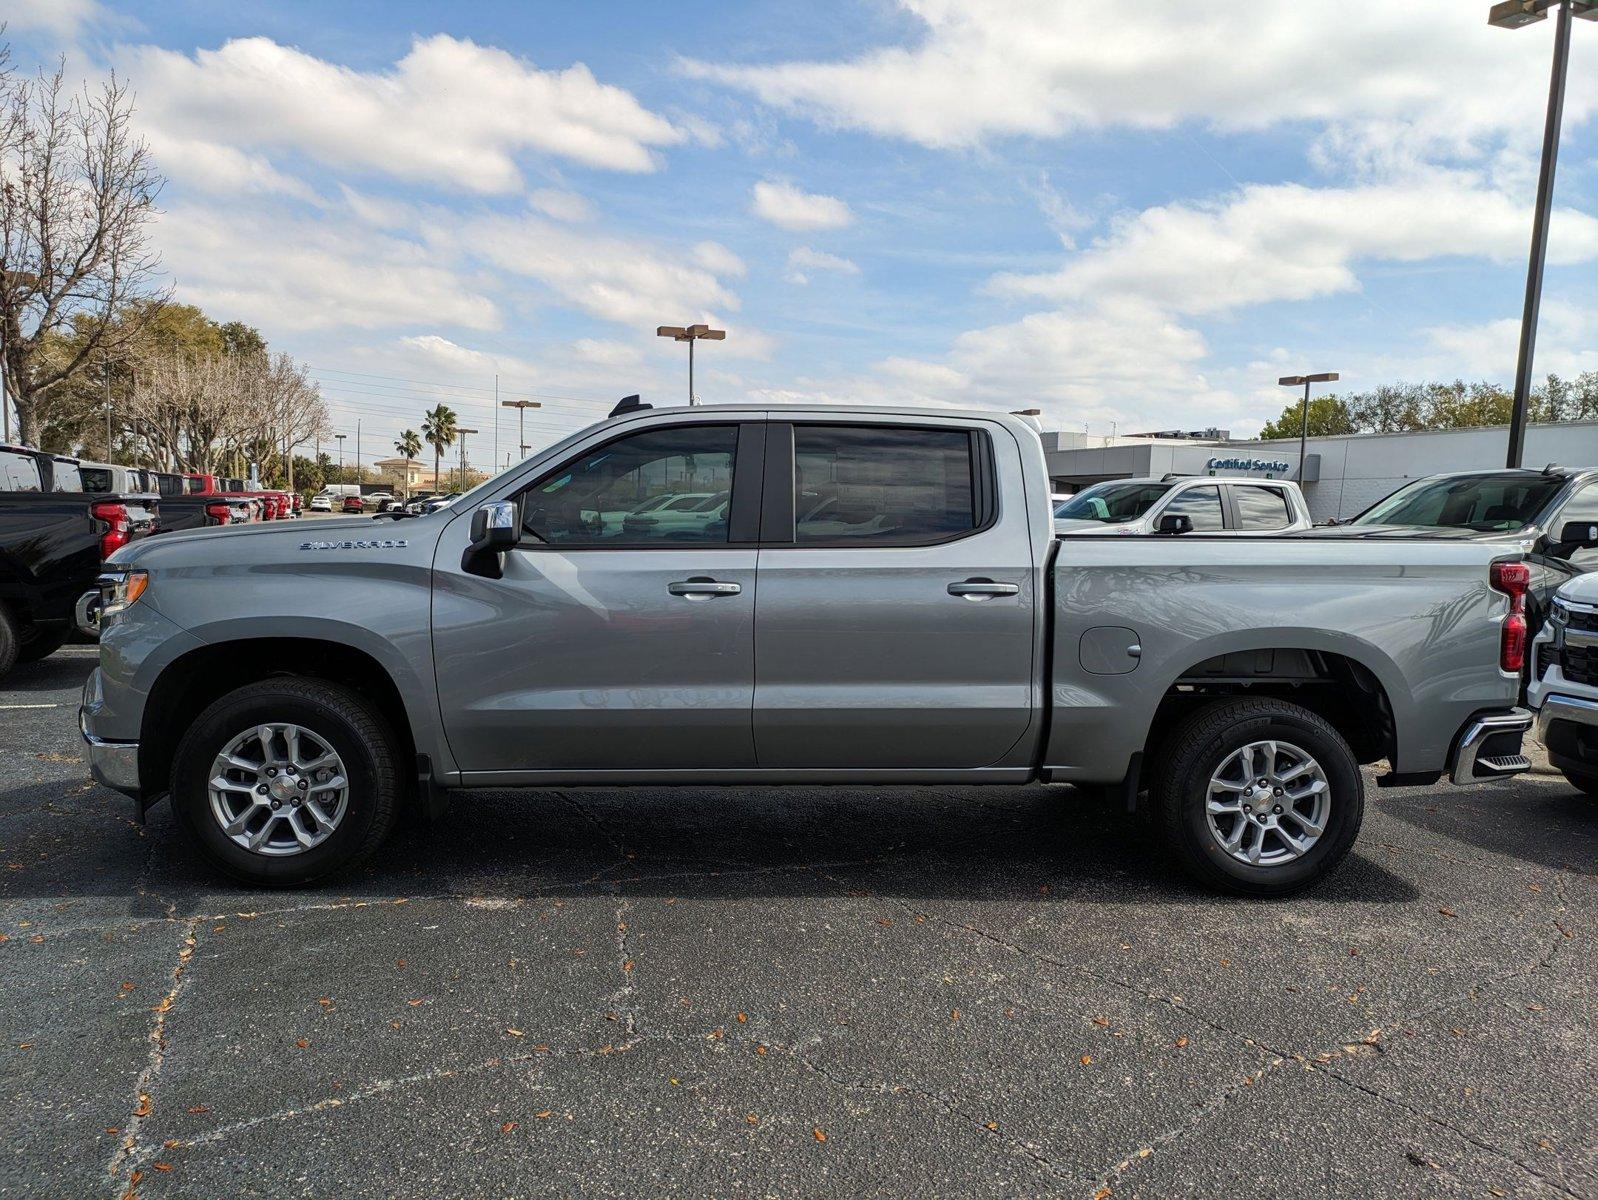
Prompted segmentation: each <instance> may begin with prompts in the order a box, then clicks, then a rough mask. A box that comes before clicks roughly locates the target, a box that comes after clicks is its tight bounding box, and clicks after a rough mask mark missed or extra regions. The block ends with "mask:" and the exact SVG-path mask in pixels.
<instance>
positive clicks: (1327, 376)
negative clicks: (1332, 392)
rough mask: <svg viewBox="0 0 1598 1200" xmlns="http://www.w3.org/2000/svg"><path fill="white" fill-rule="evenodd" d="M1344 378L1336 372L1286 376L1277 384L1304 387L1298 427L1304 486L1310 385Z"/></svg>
mask: <svg viewBox="0 0 1598 1200" xmlns="http://www.w3.org/2000/svg"><path fill="white" fill-rule="evenodd" d="M1340 378H1342V377H1341V376H1340V375H1338V373H1337V372H1336V371H1324V372H1322V373H1321V374H1319V375H1284V376H1282V378H1280V379H1278V380H1277V381H1276V382H1277V383H1278V384H1280V385H1281V386H1282V387H1298V386H1299V385H1300V384H1302V385H1303V387H1304V412H1303V418H1302V420H1301V422H1300V424H1299V427H1298V482H1299V486H1300V487H1302V486H1303V484H1304V450H1305V444H1306V443H1307V442H1308V441H1309V385H1310V384H1312V383H1335V382H1337V380H1338V379H1340Z"/></svg>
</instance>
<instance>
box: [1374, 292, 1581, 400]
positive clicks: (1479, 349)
mask: <svg viewBox="0 0 1598 1200" xmlns="http://www.w3.org/2000/svg"><path fill="white" fill-rule="evenodd" d="M1425 334H1426V338H1427V340H1428V342H1429V343H1430V347H1431V349H1432V350H1433V351H1434V353H1431V354H1427V353H1424V352H1423V353H1421V354H1419V355H1417V356H1416V357H1415V358H1414V359H1412V360H1411V361H1410V362H1409V363H1407V364H1403V365H1402V366H1400V368H1399V370H1398V371H1397V372H1395V373H1396V374H1397V375H1398V376H1399V377H1402V378H1409V379H1414V378H1428V379H1437V378H1447V379H1453V378H1460V377H1462V378H1465V379H1500V380H1507V379H1510V378H1512V377H1513V375H1514V370H1515V361H1516V356H1517V354H1518V352H1519V345H1520V318H1519V317H1501V318H1499V319H1497V320H1494V321H1484V322H1480V323H1476V324H1458V325H1438V326H1434V327H1432V328H1430V329H1428V330H1426V331H1425ZM1398 365H1399V364H1395V366H1398ZM1534 366H1535V368H1536V378H1537V379H1539V380H1541V379H1542V378H1543V376H1545V375H1549V374H1554V375H1562V376H1565V377H1566V378H1569V377H1572V376H1575V375H1580V374H1582V373H1583V372H1585V371H1598V347H1595V346H1594V344H1593V337H1592V313H1591V312H1590V311H1588V310H1585V309H1582V308H1578V307H1577V306H1575V305H1573V304H1566V303H1563V302H1561V301H1557V300H1556V301H1545V302H1544V303H1543V306H1542V319H1541V320H1540V321H1539V322H1538V325H1537V356H1536V360H1535V363H1534Z"/></svg>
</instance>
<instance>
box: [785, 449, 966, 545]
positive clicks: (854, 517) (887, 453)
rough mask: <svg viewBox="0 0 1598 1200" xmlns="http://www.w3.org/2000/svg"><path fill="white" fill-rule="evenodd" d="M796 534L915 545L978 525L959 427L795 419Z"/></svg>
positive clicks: (806, 537)
mask: <svg viewBox="0 0 1598 1200" xmlns="http://www.w3.org/2000/svg"><path fill="white" fill-rule="evenodd" d="M793 457H794V488H795V492H796V495H795V497H794V501H795V503H794V517H795V521H794V537H795V541H797V542H798V543H799V544H801V545H803V544H805V543H807V542H809V543H818V542H842V543H845V544H848V545H873V544H875V545H897V546H913V545H918V544H925V543H927V542H936V541H940V540H942V539H944V538H948V537H954V536H957V535H959V534H962V533H968V532H970V531H971V530H972V529H974V528H976V523H977V522H976V511H975V507H974V503H973V501H974V496H975V488H974V487H973V485H972V469H971V435H970V434H969V433H967V432H966V431H965V430H963V429H885V428H880V427H879V428H871V427H866V426H847V425H796V426H794V431H793Z"/></svg>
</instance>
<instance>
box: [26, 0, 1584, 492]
mask: <svg viewBox="0 0 1598 1200" xmlns="http://www.w3.org/2000/svg"><path fill="white" fill-rule="evenodd" d="M1486 7H1487V6H1486V4H1485V2H1483V3H1481V4H1476V3H1473V2H1468V0H1410V2H1409V3H1406V4H1403V5H1392V4H1389V5H1369V6H1339V5H1298V4H1292V5H1290V4H1286V3H1278V4H1265V5H1253V6H1239V5H1227V6H1216V5H1193V4H1191V3H1184V2H1181V0H1144V2H1143V3H1140V4H1138V5H1122V6H1110V7H1107V6H1105V5H1103V4H1101V3H1097V2H1094V3H1087V2H1080V3H1072V2H1069V0H1066V2H1061V0H1037V2H1032V0H1014V2H1011V3H1001V2H997V0H995V2H994V3H988V4H980V5H970V4H960V3H957V2H955V0H899V2H892V0H861V2H858V3H853V4H836V3H828V2H825V0H817V2H814V3H810V4H807V5H804V6H795V5H792V4H782V3H758V2H756V3H751V2H744V3H736V4H715V3H711V4H701V5H697V6H694V7H693V8H692V11H691V14H688V15H685V14H684V11H683V10H682V9H681V8H680V6H679V7H677V8H673V7H671V6H661V5H656V4H649V5H645V4H632V3H626V4H621V3H617V4H581V5H579V4H568V3H544V4H539V3H493V2H490V0H478V2H475V3H473V4H470V5H466V4H451V5H440V4H422V3H392V2H389V3H381V4H379V3H344V4H337V3H268V2H261V3H252V4H249V5H231V4H227V5H224V4H215V3H212V2H205V3H201V2H198V0H162V2H159V3H155V2H152V3H137V2H127V3H116V2H112V0H0V14H3V15H4V17H5V19H6V20H7V21H8V22H9V36H10V37H11V38H12V39H13V40H14V44H15V50H16V53H17V57H18V58H19V59H20V61H22V62H23V63H24V64H28V65H32V64H36V63H40V62H44V61H47V60H49V59H51V58H53V57H54V56H55V55H57V54H65V55H66V56H67V60H68V63H69V68H70V69H71V70H72V71H73V73H74V74H75V75H79V76H82V77H84V78H86V79H91V80H92V79H98V78H101V77H103V76H104V75H105V74H106V73H107V72H108V71H111V70H113V69H114V70H116V71H117V73H118V74H120V75H123V76H125V77H126V78H127V79H128V80H129V81H130V82H131V83H132V85H133V87H134V89H135V90H136V92H137V96H138V108H139V116H138V122H139V128H140V131H141V132H142V133H143V135H144V136H145V137H146V138H147V139H148V140H149V142H150V144H151V146H152V148H153V149H154V151H155V153H156V155H157V158H158V160H159V162H160V164H161V166H162V169H163V171H164V173H165V174H166V175H167V176H168V178H169V184H168V186H167V189H166V191H165V192H164V194H163V200H162V207H163V210H164V211H163V215H162V217H161V219H160V225H159V228H158V230H157V242H158V244H159V246H160V249H161V252H162V256H163V261H164V263H165V265H166V269H167V270H168V272H169V273H170V275H171V278H172V281H173V283H174V284H175V286H176V290H177V294H178V296H179V297H180V298H182V299H185V300H189V301H191V302H194V303H198V304H200V305H201V306H202V307H204V308H205V309H206V311H207V312H209V313H210V314H212V315H213V316H215V317H217V318H219V319H224V320H226V319H239V320H244V321H247V322H250V323H251V324H254V325H256V326H258V327H259V328H260V329H261V330H262V332H263V333H264V334H265V335H266V337H267V338H268V340H269V341H270V342H271V343H272V345H273V346H274V347H275V348H278V349H282V350H286V351H289V352H291V353H293V354H295V355H296V356H298V357H300V358H303V359H304V360H306V361H307V362H309V363H310V364H312V366H313V368H314V369H315V371H316V374H317V377H318V378H319V380H320V381H321V382H322V385H323V387H324V391H325V394H326V395H327V398H328V400H329V402H330V404H331V406H332V409H333V417H334V424H335V426H336V427H337V428H338V429H339V430H340V431H345V432H348V433H349V434H351V435H352V436H353V434H354V432H355V423H356V420H357V417H359V419H360V421H361V426H362V432H363V438H364V441H365V451H366V456H367V457H368V458H370V457H373V456H374V455H376V454H379V453H387V452H389V451H390V449H391V446H390V443H391V441H392V438H393V436H394V435H395V434H397V433H398V431H399V430H400V429H402V428H404V427H405V426H406V425H415V424H417V423H418V421H419V419H420V412H421V410H422V408H423V407H425V406H426V405H427V404H429V403H432V402H435V401H436V400H438V399H440V398H442V399H447V400H448V401H449V402H450V403H451V404H452V405H454V406H455V407H456V408H457V409H459V410H461V411H462V412H463V414H464V416H465V417H466V420H467V423H469V424H472V425H475V426H476V427H478V428H479V429H481V430H482V431H483V432H482V433H480V434H479V435H477V437H478V438H481V439H482V441H481V442H477V441H475V440H474V442H473V444H472V446H471V447H470V448H471V449H472V451H473V458H474V459H479V458H480V457H486V452H487V450H488V444H489V443H490V442H491V441H492V440H493V437H494V434H493V431H492V425H491V424H490V423H491V422H492V421H493V412H492V405H491V403H490V400H491V397H492V394H493V392H492V389H493V380H494V376H495V375H496V374H497V375H498V376H499V378H500V387H501V390H502V394H503V395H505V396H534V397H538V398H541V399H542V400H543V401H544V402H545V404H546V407H545V408H544V409H543V410H541V411H540V412H539V413H538V414H537V415H536V416H535V417H533V418H531V419H530V424H529V441H530V442H532V443H534V444H535V445H536V444H539V443H541V442H543V441H547V440H549V439H550V438H553V437H555V436H558V435H562V434H564V433H566V432H569V431H570V430H571V429H573V428H576V427H578V426H580V425H582V424H584V423H586V422H587V421H588V420H590V419H592V418H594V417H596V416H599V415H602V413H603V412H604V411H605V409H606V408H607V407H608V404H609V403H611V402H613V401H614V399H615V398H617V397H619V396H621V395H623V394H626V393H629V392H635V391H636V392H642V393H643V394H644V395H645V397H646V398H648V399H653V400H656V401H664V402H668V403H670V402H680V400H681V398H682V395H683V391H684V370H683V363H682V352H681V348H680V347H678V346H676V345H674V344H672V343H669V342H664V341H658V340H657V339H655V338H654V337H653V328H654V326H655V325H656V324H661V323H672V324H676V323H681V322H685V321H691V320H708V321H712V322H714V323H717V324H720V325H723V326H724V327H726V328H727V329H728V330H729V338H728V340H727V342H725V343H721V344H717V345H710V346H706V347H704V348H703V354H702V356H701V358H700V363H701V373H700V377H699V392H700V395H701V397H702V398H703V399H705V400H706V401H710V402H714V401H715V400H720V399H743V398H746V397H755V398H766V399H771V400H806V399H815V400H828V401H836V402H860V403H871V402H876V403H884V402H888V403H925V404H937V405H944V404H964V405H979V406H991V407H1003V408H1030V407H1037V408H1042V409H1043V410H1044V411H1045V413H1046V417H1045V423H1046V425H1048V426H1051V427H1059V428H1068V429H1082V428H1083V427H1084V426H1086V427H1087V428H1088V429H1090V430H1091V431H1092V432H1094V433H1105V434H1107V433H1109V432H1110V431H1111V430H1112V428H1113V429H1117V430H1119V432H1122V433H1127V432H1133V431H1137V430H1141V429H1149V428H1167V427H1171V426H1184V427H1199V426H1207V425H1221V426H1226V427H1230V428H1231V429H1233V430H1234V431H1235V432H1238V433H1250V432H1253V431H1255V430H1257V429H1258V427H1259V425H1260V423H1261V422H1262V421H1263V420H1266V419H1269V418H1270V417H1271V416H1273V415H1274V414H1275V413H1276V412H1277V411H1279V410H1280V408H1281V406H1282V404H1283V403H1284V397H1283V396H1282V395H1281V393H1280V390H1279V389H1277V388H1276V387H1275V382H1274V381H1275V379H1276V377H1277V376H1278V375H1280V374H1288V373H1294V372H1298V371H1301V370H1312V371H1313V370H1327V369H1332V370H1340V371H1342V373H1343V375H1344V378H1345V380H1347V381H1348V383H1349V384H1350V385H1352V386H1355V387H1361V386H1369V385H1374V384H1377V383H1381V382H1388V381H1393V380H1398V379H1411V380H1417V379H1426V378H1439V377H1445V378H1453V377H1455V376H1459V375H1463V376H1465V377H1468V378H1495V379H1500V380H1505V379H1508V378H1509V377H1510V375H1511V374H1512V372H1513V368H1514V339H1515V332H1516V323H1517V319H1518V314H1519V309H1520V296H1521V288H1522V286H1523V279H1524V270H1525V254H1526V248H1527V241H1528V238H1529V225H1530V207H1531V197H1532V193H1533V188H1534V183H1535V167H1536V158H1535V152H1536V145H1537V138H1538V136H1539V135H1540V131H1541V112H1542V104H1543V100H1544V95H1545V89H1546V86H1547V56H1548V51H1549V47H1550V43H1551V34H1552V22H1545V23H1544V24H1542V25H1540V26H1536V27H1533V28H1530V29H1527V30H1522V31H1519V32H1516V33H1508V32H1504V31H1499V30H1493V29H1489V28H1488V27H1487V25H1486V22H1485V13H1486ZM1575 42H1576V51H1577V53H1576V59H1575V62H1574V65H1573V69H1572V75H1571V79H1572V83H1571V91H1570V98H1569V110H1568V119H1567V127H1566V137H1565V141H1564V148H1563V159H1562V166H1561V173H1560V179H1559V194H1558V204H1559V206H1560V213H1559V216H1558V218H1557V220H1556V223H1555V230H1554V241H1553V247H1552V257H1553V261H1554V266H1553V267H1552V269H1551V271H1550V275H1549V279H1548V288H1547V307H1546V309H1545V313H1546V319H1545V323H1544V326H1543V331H1542V342H1541V346H1540V353H1539V359H1538V366H1539V369H1540V370H1544V371H1546V370H1556V371H1559V372H1561V373H1566V374H1571V373H1575V372H1578V371H1580V370H1593V369H1598V336H1594V334H1593V332H1592V331H1593V317H1592V314H1594V313H1598V266H1595V264H1598V137H1595V135H1594V124H1595V122H1594V121H1593V119H1592V118H1593V115H1594V112H1595V110H1598V25H1595V24H1589V23H1587V22H1578V23H1577V27H1576V29H1575ZM509 428H510V426H509V424H508V423H507V424H504V425H502V426H501V432H500V435H499V442H500V447H501V456H500V461H501V462H503V455H504V452H505V451H506V450H508V449H509V448H510V447H511V443H512V442H513V441H514V436H513V435H512V434H510V433H509V432H508V431H509ZM346 445H347V446H349V445H350V442H349V441H348V440H347V441H346Z"/></svg>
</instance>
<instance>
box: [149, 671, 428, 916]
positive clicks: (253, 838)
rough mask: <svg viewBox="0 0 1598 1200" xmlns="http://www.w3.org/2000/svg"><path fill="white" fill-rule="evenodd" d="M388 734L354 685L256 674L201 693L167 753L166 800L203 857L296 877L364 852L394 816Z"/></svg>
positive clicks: (232, 870) (313, 875)
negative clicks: (223, 689)
mask: <svg viewBox="0 0 1598 1200" xmlns="http://www.w3.org/2000/svg"><path fill="white" fill-rule="evenodd" d="M397 761H398V755H397V754H396V752H395V749H394V735H393V732H392V731H391V730H390V729H389V728H388V725H387V723H386V722H385V721H384V719H383V717H382V715H381V714H380V713H379V712H378V711H377V709H376V708H374V707H373V706H372V704H371V703H370V702H369V701H368V700H366V699H365V698H364V697H363V696H361V694H360V693H359V692H356V691H354V690H352V689H350V688H346V687H341V686H338V685H336V684H330V683H326V682H323V681H322V680H317V679H294V678H281V679H266V680H262V681H261V682H259V683H252V684H249V685H247V686H245V687H242V688H239V689H238V690H237V691H234V692H230V693H228V694H227V695H226V696H223V697H222V698H221V699H220V700H217V701H216V702H215V703H213V704H212V705H210V707H208V708H207V709H206V710H205V711H204V712H202V713H201V714H200V716H199V717H198V719H196V720H195V722H194V724H193V725H192V726H191V727H190V728H189V731H188V732H187V733H186V734H185V735H184V737H183V740H182V742H181V743H180V744H179V745H178V751H177V755H176V757H175V759H174V760H173V765H172V808H173V811H174V812H175V813H176V814H177V818H178V821H179V823H180V824H181V825H182V826H183V828H184V829H185V831H187V833H188V834H189V836H190V837H192V838H193V839H194V841H195V843H196V844H197V845H198V846H199V848H200V849H201V851H202V852H203V853H204V854H205V856H206V858H208V859H209V860H210V861H211V863H212V864H213V865H215V866H216V867H217V868H219V869H220V870H222V871H223V872H225V873H227V874H229V875H231V876H233V877H234V878H235V879H239V880H242V881H244V882H246V883H251V884H256V885H258V886H265V887H296V886H299V885H301V884H305V883H309V882H311V881H312V880H313V879H317V878H319V877H320V876H323V875H326V874H328V873H329V872H331V871H335V870H338V869H340V868H345V867H350V866H353V865H355V864H357V863H359V862H361V861H362V860H363V859H365V858H366V857H368V856H369V855H370V854H371V853H372V852H373V851H375V850H376V849H377V848H378V846H379V845H381V844H382V842H383V839H384V838H386V837H387V836H388V833H389V831H390V829H391V828H392V827H393V824H394V816H395V811H396V808H397V806H398V803H399V797H400V791H401V786H402V784H401V776H400V773H399V770H398V766H397Z"/></svg>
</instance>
